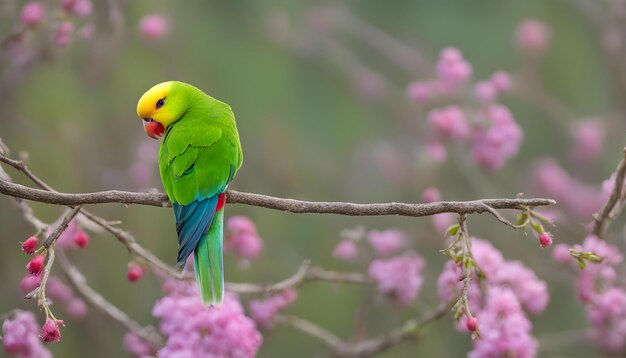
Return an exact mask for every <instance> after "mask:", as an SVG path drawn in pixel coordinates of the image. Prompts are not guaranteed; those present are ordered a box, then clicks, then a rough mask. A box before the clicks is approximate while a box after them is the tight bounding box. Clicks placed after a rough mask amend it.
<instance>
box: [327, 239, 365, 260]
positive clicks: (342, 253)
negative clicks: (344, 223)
mask: <svg viewBox="0 0 626 358" xmlns="http://www.w3.org/2000/svg"><path fill="white" fill-rule="evenodd" d="M358 256H359V246H358V244H357V242H356V241H355V240H352V239H343V240H341V241H339V243H338V244H337V246H335V249H334V250H333V257H334V258H336V259H339V260H343V261H354V260H355V259H356V258H357V257H358Z"/></svg>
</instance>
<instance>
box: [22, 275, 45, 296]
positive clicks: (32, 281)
mask: <svg viewBox="0 0 626 358" xmlns="http://www.w3.org/2000/svg"><path fill="white" fill-rule="evenodd" d="M40 283H41V275H30V274H29V275H27V276H25V277H24V278H23V279H22V281H21V282H20V290H21V291H22V293H23V294H27V293H30V292H31V291H32V290H34V289H36V288H37V287H39V284H40Z"/></svg>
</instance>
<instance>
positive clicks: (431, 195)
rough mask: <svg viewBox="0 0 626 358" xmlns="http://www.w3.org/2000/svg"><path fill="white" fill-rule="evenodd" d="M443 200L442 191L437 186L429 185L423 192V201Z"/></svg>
mask: <svg viewBox="0 0 626 358" xmlns="http://www.w3.org/2000/svg"><path fill="white" fill-rule="evenodd" d="M439 200H441V192H440V191H439V189H437V188H435V187H432V186H431V187H428V188H426V189H424V191H423V192H422V201H423V202H425V203H432V202H435V201H439Z"/></svg>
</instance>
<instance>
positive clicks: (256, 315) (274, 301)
mask: <svg viewBox="0 0 626 358" xmlns="http://www.w3.org/2000/svg"><path fill="white" fill-rule="evenodd" d="M297 297H298V294H297V292H296V291H295V290H294V289H292V288H290V289H287V290H284V291H283V292H281V293H279V294H276V295H274V296H271V297H269V298H267V299H265V300H252V301H250V306H249V307H250V315H251V316H252V319H254V321H255V322H256V323H257V324H258V325H260V326H262V327H264V328H265V329H271V328H272V327H273V322H272V320H273V319H274V316H275V315H276V314H277V313H278V311H280V310H282V309H283V308H285V307H287V306H288V305H290V304H291V303H293V302H294V301H295V300H296V298H297Z"/></svg>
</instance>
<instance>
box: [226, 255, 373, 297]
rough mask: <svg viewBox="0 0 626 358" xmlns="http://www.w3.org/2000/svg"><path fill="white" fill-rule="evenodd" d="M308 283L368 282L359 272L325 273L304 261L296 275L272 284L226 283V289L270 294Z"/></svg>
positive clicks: (325, 271) (323, 270)
mask: <svg viewBox="0 0 626 358" xmlns="http://www.w3.org/2000/svg"><path fill="white" fill-rule="evenodd" d="M310 281H328V282H341V283H354V284H362V283H368V282H370V280H369V278H368V277H367V276H366V275H364V274H362V273H359V272H335V271H327V270H325V269H323V268H321V267H316V266H311V263H310V261H304V262H303V263H302V265H300V268H299V269H298V271H296V273H294V274H293V275H292V276H291V277H288V278H286V279H284V280H282V281H279V282H276V283H274V284H269V285H262V284H256V283H233V282H227V283H226V289H227V290H228V291H232V292H237V293H272V292H277V291H282V290H284V289H287V288H290V287H295V286H298V285H301V284H303V283H305V282H310Z"/></svg>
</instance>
